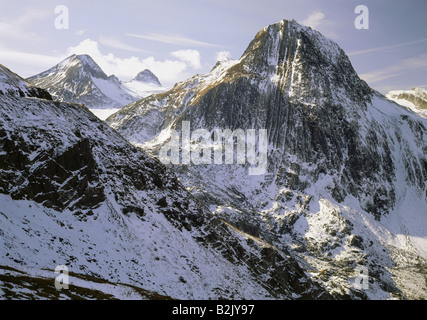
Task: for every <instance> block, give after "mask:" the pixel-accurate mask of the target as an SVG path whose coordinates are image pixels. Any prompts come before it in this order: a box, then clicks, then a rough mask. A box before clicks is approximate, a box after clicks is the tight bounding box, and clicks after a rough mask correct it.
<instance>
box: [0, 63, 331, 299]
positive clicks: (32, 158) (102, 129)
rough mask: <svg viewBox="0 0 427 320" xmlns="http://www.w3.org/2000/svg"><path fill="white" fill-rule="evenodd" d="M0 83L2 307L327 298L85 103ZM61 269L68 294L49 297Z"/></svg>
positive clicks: (7, 76)
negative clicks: (43, 302)
mask: <svg viewBox="0 0 427 320" xmlns="http://www.w3.org/2000/svg"><path fill="white" fill-rule="evenodd" d="M98 71H99V70H98ZM100 76H102V74H100ZM0 79H1V94H0V102H1V105H2V107H1V108H0V203H1V206H0V239H1V243H2V246H0V257H1V260H0V283H1V286H0V297H1V298H2V299H5V298H6V299H10V298H14V299H32V298H49V299H58V298H61V299H63V298H102V299H110V298H120V299H129V298H137V299H140V298H143V299H170V298H174V299H221V298H224V299H328V298H332V297H333V296H332V295H331V294H329V293H328V292H327V291H326V290H325V288H324V287H322V285H319V284H318V283H316V282H314V281H313V280H312V279H311V278H310V276H309V275H308V274H307V273H306V272H305V270H304V269H303V268H302V267H301V266H300V264H299V263H298V262H297V260H295V258H293V257H292V256H291V255H290V253H289V252H288V251H287V250H286V249H279V248H277V247H275V246H273V245H271V244H269V243H267V242H265V241H263V240H262V239H260V238H258V237H254V236H253V235H250V234H247V233H245V232H243V231H242V230H239V229H237V228H236V227H234V226H232V225H230V224H228V223H227V222H225V221H222V220H221V219H219V218H218V217H215V216H214V215H213V214H212V213H211V212H209V210H208V209H207V208H206V206H205V205H204V204H203V203H201V202H199V200H198V199H197V198H194V197H193V196H192V195H191V194H190V193H189V192H188V191H187V190H186V189H185V188H184V186H183V185H182V184H181V182H179V181H178V179H177V178H176V176H175V174H174V173H173V172H172V171H171V169H170V168H167V167H166V166H164V165H163V164H161V163H160V162H159V161H158V160H156V159H154V158H152V157H150V156H148V155H146V153H145V152H143V151H141V150H138V149H137V148H135V147H134V146H133V145H131V144H130V143H128V142H127V141H126V140H125V139H124V138H122V136H120V135H119V134H118V133H117V132H116V131H114V130H113V129H112V128H110V127H109V126H108V125H106V124H105V123H104V122H102V121H100V120H99V119H98V118H96V117H95V116H94V115H93V114H92V113H91V112H90V111H89V110H88V109H86V108H85V107H84V106H81V105H79V104H72V103H65V102H59V101H53V100H52V99H51V97H50V95H49V93H47V91H45V90H43V89H39V88H36V87H34V86H32V85H30V84H28V83H27V82H25V80H23V79H22V78H20V77H19V76H17V75H16V74H14V73H12V72H10V71H9V70H8V69H6V68H4V67H0ZM58 265H65V266H66V267H67V268H68V269H69V272H70V284H69V289H63V290H56V289H55V286H54V279H55V277H56V276H57V275H56V274H54V273H53V270H54V269H55V268H56V267H57V266H58Z"/></svg>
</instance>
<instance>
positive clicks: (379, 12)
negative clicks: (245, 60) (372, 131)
mask: <svg viewBox="0 0 427 320" xmlns="http://www.w3.org/2000/svg"><path fill="white" fill-rule="evenodd" d="M58 5H65V6H66V7H67V8H68V10H69V28H68V29H60V30H59V29H57V28H55V19H57V18H58V16H59V15H60V14H58V13H56V14H55V8H56V7H57V6H58ZM358 5H365V6H367V8H368V9H369V29H367V30H358V29H356V28H355V26H354V21H355V19H356V17H357V16H358V14H355V13H354V10H355V8H356V6H358ZM426 13H427V1H425V0H409V1H402V0H364V1H362V0H357V1H354V0H264V1H259V0H256V1H255V0H198V1H195V0H181V1H176V0H142V1H137V0H121V1H108V0H104V1H99V0H90V1H82V0H72V1H66V0H62V1H58V0H41V1H35V0H20V1H5V0H0V63H1V64H3V65H5V66H6V67H8V68H10V69H11V70H13V71H14V72H17V73H18V74H20V75H21V76H23V77H28V76H31V75H34V74H36V73H39V72H41V71H44V70H46V69H48V68H49V67H51V66H53V65H55V64H56V63H58V62H59V61H61V60H62V59H64V58H66V57H67V56H69V55H70V54H71V53H77V54H82V53H87V54H90V55H91V56H92V57H93V58H94V59H95V61H96V62H97V63H98V64H99V65H100V66H101V67H102V68H103V69H104V71H105V72H106V73H107V74H108V75H110V74H115V75H116V76H118V77H119V78H120V79H121V80H123V81H127V80H130V79H131V78H133V77H134V76H135V75H136V74H137V73H138V72H139V71H142V70H143V69H145V68H149V69H151V70H152V71H153V72H154V73H155V74H156V75H157V76H158V77H159V79H160V81H161V82H162V83H163V84H164V85H166V86H172V85H173V84H174V83H175V82H177V81H181V80H185V79H186V78H188V77H190V76H192V75H194V74H196V73H206V72H208V71H209V70H210V69H211V68H212V66H213V65H214V64H215V62H216V61H217V59H219V58H224V57H230V58H233V59H238V58H239V57H240V56H241V54H242V53H243V51H244V50H245V49H246V47H247V45H248V44H249V42H250V41H251V40H252V39H253V37H254V36H255V34H256V33H257V32H258V31H259V30H260V29H261V28H263V27H265V26H267V25H269V24H272V23H275V22H277V21H279V20H282V19H295V20H297V21H298V22H300V23H301V24H305V25H310V26H311V27H313V28H314V29H316V30H318V31H320V32H322V33H323V34H324V35H325V36H327V37H329V38H331V39H332V40H334V41H335V42H337V43H338V44H339V45H340V46H341V47H342V48H343V49H344V50H345V51H346V52H347V54H348V55H349V57H350V60H351V61H352V63H353V66H354V67H355V69H356V71H357V72H358V73H359V75H360V76H361V77H362V78H363V79H365V80H366V81H367V82H368V83H369V84H370V85H371V87H373V88H375V89H377V90H379V91H380V92H383V93H386V92H387V91H389V90H394V89H409V88H412V87H414V86H419V87H424V88H427V78H426V71H427V32H426V30H427V19H426V18H425V15H426Z"/></svg>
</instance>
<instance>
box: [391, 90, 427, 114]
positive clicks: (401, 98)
mask: <svg viewBox="0 0 427 320" xmlns="http://www.w3.org/2000/svg"><path fill="white" fill-rule="evenodd" d="M386 97H387V98H389V99H390V100H393V101H394V102H396V103H398V104H400V105H402V106H404V107H407V108H409V109H410V110H412V111H414V112H416V113H418V114H419V115H421V116H422V117H424V118H427V90H426V89H423V88H413V89H412V90H395V91H390V92H389V93H387V94H386Z"/></svg>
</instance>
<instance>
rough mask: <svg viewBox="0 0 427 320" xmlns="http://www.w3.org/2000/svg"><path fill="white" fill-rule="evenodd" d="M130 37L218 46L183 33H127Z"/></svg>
mask: <svg viewBox="0 0 427 320" xmlns="http://www.w3.org/2000/svg"><path fill="white" fill-rule="evenodd" d="M126 35H127V36H129V37H134V38H140V39H145V40H151V41H156V42H162V43H167V44H174V45H180V46H189V47H217V45H215V44H212V43H207V42H202V41H198V40H195V39H191V38H188V37H185V36H182V35H168V34H158V33H147V34H145V35H141V34H134V33H127V34H126Z"/></svg>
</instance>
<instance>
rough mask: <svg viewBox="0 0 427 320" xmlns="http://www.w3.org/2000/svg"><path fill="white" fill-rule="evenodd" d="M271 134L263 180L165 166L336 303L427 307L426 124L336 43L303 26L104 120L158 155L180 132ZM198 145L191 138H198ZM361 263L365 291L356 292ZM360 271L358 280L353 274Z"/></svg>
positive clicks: (224, 169) (267, 37) (211, 168)
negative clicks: (425, 301) (373, 83)
mask: <svg viewBox="0 0 427 320" xmlns="http://www.w3.org/2000/svg"><path fill="white" fill-rule="evenodd" d="M184 121H188V122H189V123H190V126H191V131H192V132H194V131H195V130H196V129H206V130H208V131H209V132H210V133H211V134H212V135H214V132H215V129H218V128H220V129H231V130H238V129H242V130H244V131H246V130H249V129H256V130H260V129H266V130H267V133H268V134H267V136H268V157H267V158H268V168H267V173H266V174H263V175H259V176H251V175H248V170H247V169H248V167H250V166H249V165H248V163H247V162H246V164H245V165H239V164H232V165H231V164H227V165H225V164H222V165H220V164H211V165H208V164H204V165H194V164H193V165H171V166H172V167H173V169H174V170H175V171H176V172H177V173H178V175H179V179H180V181H181V182H182V183H183V184H184V185H185V186H186V188H187V190H189V191H191V192H192V193H193V194H194V195H195V196H196V197H197V198H198V199H199V200H200V201H202V202H204V203H205V204H206V206H208V207H209V209H210V211H211V213H213V214H214V215H215V216H217V217H220V218H221V219H223V220H224V221H226V222H227V223H229V224H231V225H233V226H235V227H237V228H238V229H240V230H243V231H245V232H246V233H249V234H251V235H252V236H256V237H259V238H261V239H263V240H264V241H266V242H268V243H271V244H272V245H274V246H276V247H278V248H280V249H281V250H287V251H288V252H290V254H291V256H293V257H294V258H295V259H296V260H297V261H298V262H299V263H300V265H301V266H302V268H303V269H304V270H306V272H308V273H309V274H311V276H312V279H313V280H314V281H316V282H317V283H319V285H322V286H326V287H327V289H328V291H329V292H330V293H331V294H333V295H335V296H340V297H347V298H348V297H349V298H372V299H376V298H381V299H382V298H408V297H409V298H421V297H422V298H425V297H427V291H426V290H425V285H424V283H423V284H422V285H420V283H419V282H418V280H416V279H420V278H421V279H425V277H426V273H425V270H424V268H423V267H422V266H423V265H424V264H425V263H426V261H427V260H426V258H427V251H426V248H427V243H426V241H425V239H426V236H427V231H426V230H425V228H423V227H421V224H422V225H427V214H426V212H427V211H426V208H427V202H426V201H427V183H426V180H427V143H426V139H427V138H426V133H427V132H426V126H427V122H426V121H425V120H424V119H422V118H420V117H417V116H416V115H414V114H413V113H412V112H409V111H407V110H406V109H405V108H402V107H401V106H398V105H396V104H394V103H392V102H390V101H389V100H387V99H386V98H385V97H384V96H383V95H381V94H380V93H378V92H375V91H374V90H372V89H371V88H370V87H369V86H368V85H367V84H366V83H365V82H364V81H362V80H361V79H360V78H359V77H358V75H357V74H356V72H355V71H354V69H353V67H352V65H351V62H350V60H349V59H348V57H347V56H346V54H345V53H344V51H343V50H342V49H340V48H339V46H338V45H337V44H336V43H334V42H332V41H330V40H328V39H326V38H325V37H324V36H322V35H321V34H320V33H318V32H316V31H314V30H312V29H311V28H306V27H302V26H300V25H299V24H298V23H296V22H295V21H286V20H284V21H280V22H278V23H276V24H273V25H270V26H268V27H266V28H264V29H262V30H261V31H260V32H259V33H258V34H257V35H256V36H255V38H254V39H253V41H252V42H251V43H250V44H249V46H248V48H247V49H246V51H245V52H244V53H243V55H242V56H241V58H240V59H239V60H237V61H223V62H219V63H218V64H217V65H216V66H215V67H214V68H213V70H212V71H211V72H210V73H209V74H206V75H197V76H195V77H193V78H190V79H188V80H187V81H184V82H182V83H179V84H177V85H175V87H174V88H172V89H171V90H170V91H168V92H165V93H161V94H158V95H154V96H150V97H148V98H146V99H143V100H141V101H137V102H134V103H131V104H129V105H128V106H126V107H125V108H123V109H122V110H121V111H120V112H118V113H116V114H114V115H112V116H111V117H109V118H108V119H107V123H108V124H109V125H110V126H111V127H113V128H114V129H116V130H118V132H119V133H121V134H122V135H123V136H124V137H125V138H126V139H127V140H129V141H131V142H132V143H133V144H134V145H136V146H139V147H142V148H145V150H147V151H148V152H151V153H152V154H153V155H155V156H158V155H159V150H160V149H161V148H162V147H163V146H165V144H166V143H169V141H170V139H171V134H172V132H173V130H175V131H176V132H178V133H181V134H182V130H181V129H182V124H183V122H184ZM195 143H196V144H197V142H195ZM359 267H363V268H366V269H364V270H366V272H368V273H369V285H368V287H369V288H368V289H366V288H365V289H363V290H361V289H360V288H359V289H358V288H357V286H356V287H355V286H354V285H353V284H354V281H356V280H355V277H356V278H357V275H359V276H360V272H359V273H358V272H356V271H355V270H359V269H358V268H359ZM355 275H356V276H355Z"/></svg>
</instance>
